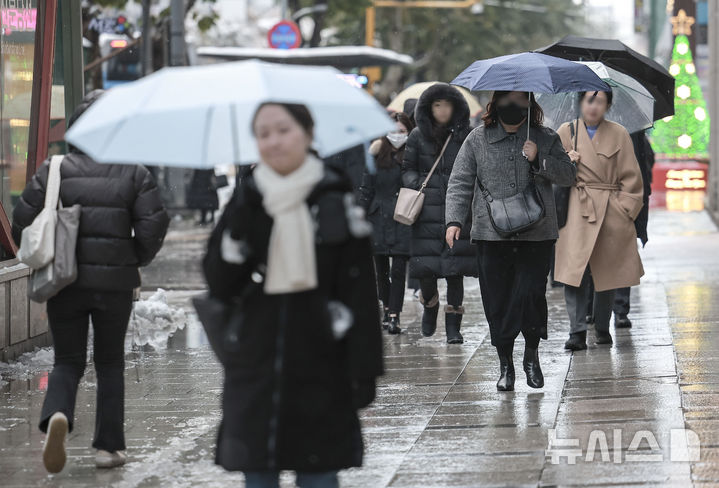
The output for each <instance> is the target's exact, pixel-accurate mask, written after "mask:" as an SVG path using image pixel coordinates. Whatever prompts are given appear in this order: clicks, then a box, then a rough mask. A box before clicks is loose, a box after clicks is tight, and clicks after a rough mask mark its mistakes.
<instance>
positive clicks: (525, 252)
mask: <svg viewBox="0 0 719 488" xmlns="http://www.w3.org/2000/svg"><path fill="white" fill-rule="evenodd" d="M553 245H554V241H539V242H527V241H478V242H477V259H478V261H479V287H480V289H481V291H482V304H483V305H484V313H485V315H486V316H487V322H489V332H490V337H491V340H492V345H493V346H495V347H497V348H498V349H501V348H511V347H512V345H513V344H514V341H515V339H516V338H517V336H518V335H519V333H520V332H521V333H522V335H524V338H525V341H526V342H527V345H529V346H530V347H536V345H538V344H539V339H540V338H541V339H546V338H547V297H546V291H547V276H548V275H549V268H550V266H551V262H552V249H553V247H552V246H553Z"/></svg>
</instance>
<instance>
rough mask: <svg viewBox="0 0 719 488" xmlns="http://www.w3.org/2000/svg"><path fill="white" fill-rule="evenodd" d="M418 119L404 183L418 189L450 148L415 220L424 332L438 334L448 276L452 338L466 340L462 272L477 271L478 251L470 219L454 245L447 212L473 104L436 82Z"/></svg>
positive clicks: (413, 271)
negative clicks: (441, 288) (441, 282)
mask: <svg viewBox="0 0 719 488" xmlns="http://www.w3.org/2000/svg"><path fill="white" fill-rule="evenodd" d="M415 119H416V121H417V127H416V128H414V129H413V130H412V132H411V133H410V135H409V139H408V140H407V148H406V149H405V152H404V162H403V163H402V183H403V186H404V187H407V188H412V189H414V190H419V189H420V187H421V185H422V182H423V181H424V180H425V179H426V177H427V175H428V174H429V172H430V171H431V169H432V166H433V165H434V163H435V161H436V160H437V158H438V157H439V156H440V153H441V151H442V147H443V146H445V145H446V149H445V150H444V153H442V154H441V157H440V159H439V164H438V165H437V168H436V170H435V171H434V173H433V174H432V177H431V178H430V179H429V181H428V182H427V186H426V188H425V189H424V194H425V200H424V206H423V207H422V212H421V213H420V214H419V217H418V219H417V221H416V222H415V223H414V225H413V226H412V241H411V257H410V262H409V274H410V277H411V278H418V279H419V280H420V289H421V295H420V301H421V302H422V304H423V305H424V313H423V314H422V334H423V335H424V336H426V337H429V336H432V335H434V333H435V331H436V329H437V316H438V315H439V307H440V303H439V293H438V289H437V280H438V279H440V278H445V279H446V280H447V305H446V307H445V331H446V334H447V342H448V343H449V344H461V343H462V342H464V338H463V337H462V334H461V332H460V328H461V324H462V315H463V314H464V307H463V306H462V302H463V300H464V283H463V277H464V276H477V263H476V255H475V251H474V249H473V247H472V245H471V243H470V241H469V225H466V226H465V227H464V231H463V232H462V234H461V236H460V240H459V242H457V243H456V245H455V246H454V247H452V248H450V247H449V246H448V245H447V243H446V241H445V222H444V214H445V199H446V196H447V184H448V182H449V177H450V175H451V174H452V168H453V166H454V160H455V158H456V157H457V153H458V152H459V148H460V147H461V146H462V142H463V141H464V139H465V138H466V137H467V134H468V133H469V106H468V105H467V102H466V101H465V99H464V97H463V96H462V94H461V93H460V92H459V90H457V89H456V88H454V87H453V86H451V85H448V84H446V83H437V84H435V85H433V86H431V87H429V88H428V89H426V90H425V91H424V92H423V93H422V95H421V96H420V98H419V101H418V102H417V107H416V109H415ZM447 141H448V142H447ZM467 219H469V216H467ZM467 222H469V220H468V221H467Z"/></svg>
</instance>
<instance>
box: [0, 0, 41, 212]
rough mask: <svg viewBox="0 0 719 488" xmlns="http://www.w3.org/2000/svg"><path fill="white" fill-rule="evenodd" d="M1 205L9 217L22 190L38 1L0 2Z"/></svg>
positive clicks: (28, 133)
mask: <svg viewBox="0 0 719 488" xmlns="http://www.w3.org/2000/svg"><path fill="white" fill-rule="evenodd" d="M0 15H1V18H2V25H1V27H0V93H2V97H0V98H1V99H0V203H2V206H3V208H4V209H5V212H6V213H7V215H8V216H11V215H12V209H13V208H14V206H15V203H16V202H17V199H18V198H19V197H20V194H21V193H22V191H23V189H24V188H25V182H26V176H27V161H28V142H29V135H30V104H31V102H32V80H33V60H34V53H35V31H36V28H37V0H15V1H12V2H9V1H6V0H0Z"/></svg>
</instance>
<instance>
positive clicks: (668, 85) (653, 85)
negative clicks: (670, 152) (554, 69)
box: [537, 36, 674, 120]
mask: <svg viewBox="0 0 719 488" xmlns="http://www.w3.org/2000/svg"><path fill="white" fill-rule="evenodd" d="M537 52H540V53H544V54H550V55H552V56H556V57H558V58H564V59H571V60H573V61H601V62H602V63H604V64H605V65H607V66H609V67H610V68H614V69H616V70H617V71H621V72H622V73H625V74H627V75H629V76H631V77H632V78H634V79H635V80H637V81H638V82H639V83H641V84H642V85H643V86H644V87H645V88H646V89H647V90H648V91H649V93H651V94H652V96H653V97H654V99H655V103H654V120H659V119H662V118H664V117H667V116H669V115H674V77H673V76H672V75H670V74H669V72H668V71H667V70H666V69H665V68H664V67H663V66H662V65H660V64H659V63H657V62H656V61H654V60H653V59H651V58H648V57H646V56H643V55H641V54H639V53H638V52H636V51H634V50H633V49H631V48H630V47H628V46H627V45H626V44H624V43H623V42H620V41H617V40H616V39H592V38H589V37H579V36H565V37H564V38H562V39H561V40H560V41H558V42H555V43H554V44H551V45H549V46H547V47H543V48H542V49H537Z"/></svg>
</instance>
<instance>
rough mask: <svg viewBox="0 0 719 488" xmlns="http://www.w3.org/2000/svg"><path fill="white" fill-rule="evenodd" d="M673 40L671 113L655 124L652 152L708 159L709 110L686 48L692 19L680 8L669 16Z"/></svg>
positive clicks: (676, 156) (692, 22) (677, 157)
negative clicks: (673, 15) (674, 83)
mask: <svg viewBox="0 0 719 488" xmlns="http://www.w3.org/2000/svg"><path fill="white" fill-rule="evenodd" d="M671 21H672V25H673V33H674V34H675V35H676V38H675V40H674V51H673V52H672V62H671V64H670V65H669V73H670V74H671V75H672V76H673V77H674V78H675V80H676V88H675V92H674V112H675V113H674V116H671V117H665V118H663V119H662V120H658V121H657V122H656V123H655V124H654V131H653V132H652V145H653V146H654V151H655V152H657V153H659V154H661V155H663V156H664V157H666V158H670V159H700V160H701V159H707V158H708V157H709V126H710V120H709V113H708V111H707V108H706V101H705V100H704V96H703V95H702V90H701V87H700V86H699V78H698V77H697V75H696V67H695V66H694V61H693V59H692V53H691V49H689V38H688V37H687V35H690V34H691V27H692V25H693V24H694V18H693V17H689V16H687V14H686V12H685V11H684V10H683V9H682V10H680V11H679V13H678V14H677V15H676V16H675V17H672V19H671Z"/></svg>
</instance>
